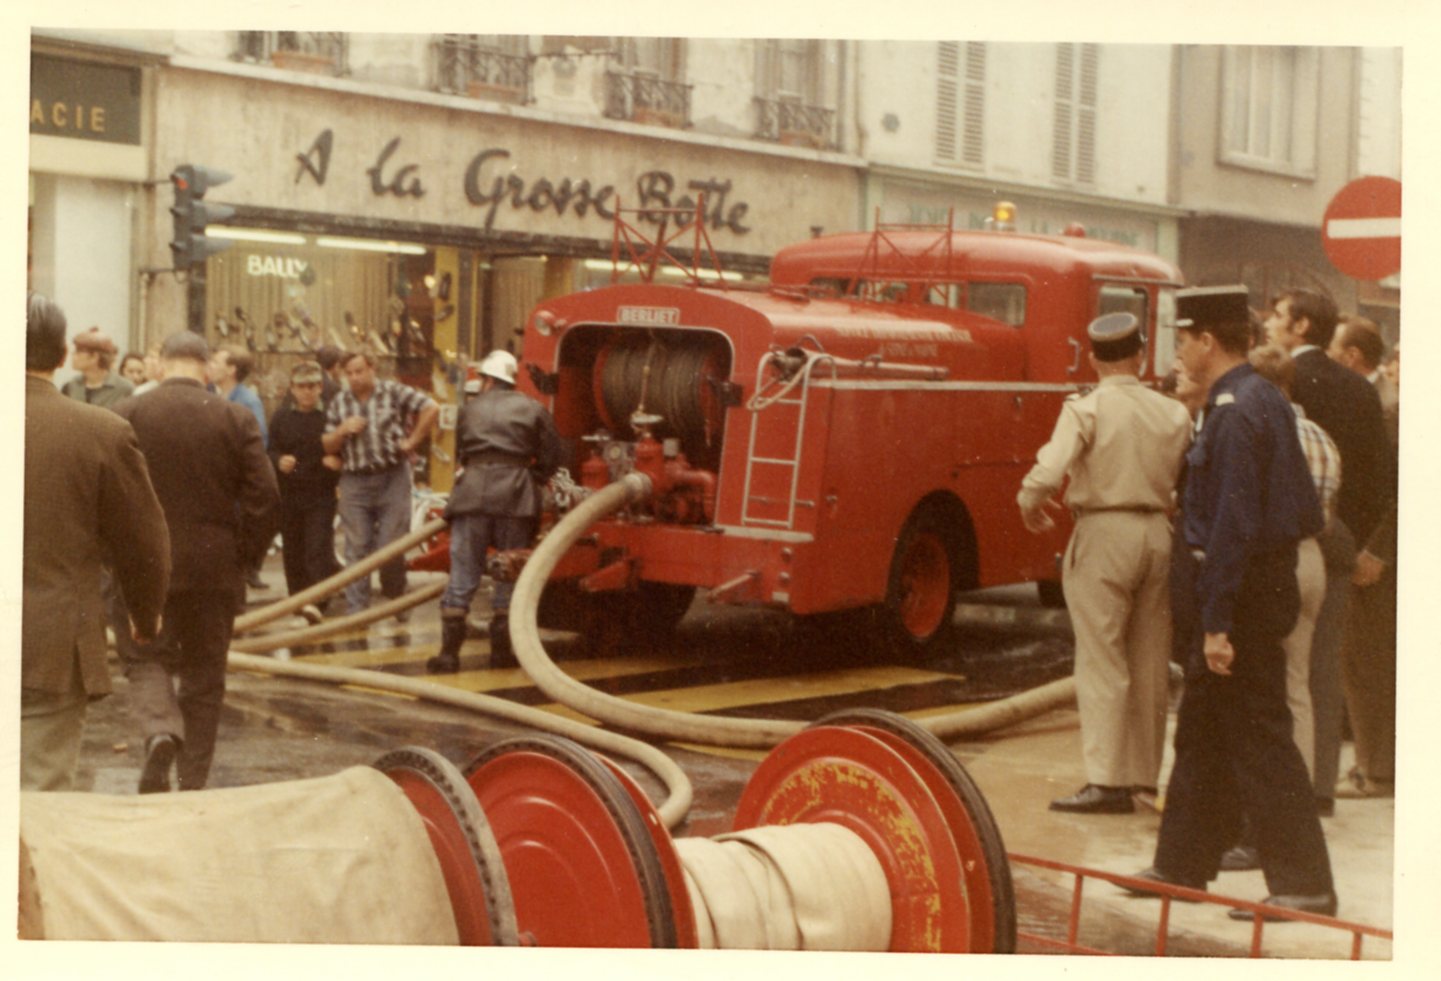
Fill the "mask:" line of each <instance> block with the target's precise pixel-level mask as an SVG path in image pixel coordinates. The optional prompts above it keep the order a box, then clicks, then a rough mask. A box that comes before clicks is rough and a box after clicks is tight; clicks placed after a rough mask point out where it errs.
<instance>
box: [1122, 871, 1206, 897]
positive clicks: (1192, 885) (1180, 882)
mask: <svg viewBox="0 0 1441 981" xmlns="http://www.w3.org/2000/svg"><path fill="white" fill-rule="evenodd" d="M1131 878H1133V879H1142V880H1144V881H1146V882H1159V883H1161V884H1162V885H1166V886H1185V887H1186V888H1187V889H1197V890H1200V891H1201V892H1205V891H1206V884H1205V883H1204V882H1189V881H1187V880H1185V879H1173V878H1171V877H1170V876H1169V875H1166V873H1164V872H1162V871H1161V870H1160V869H1158V868H1156V867H1155V866H1154V865H1153V866H1151V867H1150V868H1149V869H1143V870H1141V871H1140V872H1136V873H1134V874H1133V875H1132V876H1131ZM1121 888H1122V889H1124V890H1126V892H1128V893H1130V894H1131V895H1132V896H1141V897H1143V898H1145V899H1160V898H1161V894H1160V893H1158V892H1151V891H1150V890H1148V889H1134V888H1132V887H1131V886H1121ZM1175 898H1176V899H1177V900H1178V901H1179V902H1182V903H1195V902H1199V900H1195V899H1187V898H1184V897H1181V896H1177V897H1175Z"/></svg>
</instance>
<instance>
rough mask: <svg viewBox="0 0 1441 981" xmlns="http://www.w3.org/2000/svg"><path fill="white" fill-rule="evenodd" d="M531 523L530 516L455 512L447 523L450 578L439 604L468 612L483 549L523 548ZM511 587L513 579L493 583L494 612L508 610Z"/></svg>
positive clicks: (482, 564) (477, 583) (477, 585)
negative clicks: (448, 530)
mask: <svg viewBox="0 0 1441 981" xmlns="http://www.w3.org/2000/svg"><path fill="white" fill-rule="evenodd" d="M533 523H534V519H533V518H513V517H510V516H509V515H502V514H461V515H457V516H456V517H455V518H454V519H453V520H452V521H451V523H450V581H449V582H448V583H446V585H445V595H443V596H441V598H440V608H441V609H442V610H460V611H462V612H463V613H464V612H469V611H470V601H471V600H472V599H474V598H475V591H476V590H477V589H479V588H480V577H481V576H482V575H484V574H485V553H486V550H487V549H490V548H495V549H496V550H497V551H504V550H506V549H511V548H525V546H527V545H529V544H530V530H531V526H532V524H533ZM514 589H515V584H514V583H510V582H498V583H496V584H495V595H494V598H493V599H492V601H491V609H492V610H493V611H494V612H496V613H504V612H505V611H507V610H509V609H510V594H511V592H512V591H513V590H514Z"/></svg>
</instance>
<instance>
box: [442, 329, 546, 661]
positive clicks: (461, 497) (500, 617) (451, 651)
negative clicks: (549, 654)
mask: <svg viewBox="0 0 1441 981" xmlns="http://www.w3.org/2000/svg"><path fill="white" fill-rule="evenodd" d="M517 368H518V365H517V364H516V360H515V356H514V355H512V354H510V353H509V352H507V351H492V352H491V353H490V354H488V355H486V356H485V359H484V360H483V361H481V363H480V375H481V388H480V394H479V395H478V396H477V397H475V398H473V399H471V400H470V402H469V403H467V404H466V406H465V408H463V409H462V410H461V414H460V422H459V425H458V426H457V431H456V447H457V453H456V457H457V459H459V460H460V462H461V465H462V467H463V468H464V469H463V470H462V471H461V474H460V479H459V481H458V482H457V483H456V486H455V489H454V490H453V491H452V492H451V495H450V503H449V505H448V506H447V507H446V512H445V513H446V518H447V519H448V520H449V521H450V582H449V583H448V584H447V585H446V589H445V594H444V595H443V596H441V598H440V618H441V619H440V625H441V646H440V653H439V654H437V655H436V656H435V657H433V658H431V659H430V660H429V661H427V662H426V665H425V668H426V670H427V671H429V672H431V673H432V674H442V673H450V672H454V671H458V670H460V645H461V644H462V643H463V642H464V640H465V630H466V627H465V618H466V614H467V613H469V611H470V601H471V600H472V599H473V598H474V597H475V591H476V589H477V588H479V586H480V578H481V575H482V574H483V572H484V570H485V557H486V550H487V549H489V548H495V549H496V550H497V551H504V550H505V549H511V548H524V547H526V546H527V545H529V544H530V541H531V537H532V535H533V533H534V527H535V520H536V518H537V516H538V515H539V514H540V484H542V483H544V482H545V481H546V480H548V479H550V476H551V474H553V473H555V471H556V468H558V467H559V466H560V463H561V452H562V447H561V442H560V436H559V435H558V434H557V433H556V429H555V421H554V420H553V419H551V416H550V413H549V412H547V411H546V409H545V407H544V406H542V405H541V404H540V403H539V402H537V401H535V400H534V399H532V398H530V397H529V396H527V395H525V394H523V393H521V392H518V391H516V390H515V375H516V370H517ZM512 589H513V584H512V583H509V582H497V583H496V584H495V593H494V596H493V599H492V603H491V610H492V616H491V620H490V664H491V666H492V667H499V666H511V665H514V664H515V663H516V662H515V653H514V651H512V650H511V646H510V631H509V625H508V620H507V610H508V608H509V606H510V594H511V590H512Z"/></svg>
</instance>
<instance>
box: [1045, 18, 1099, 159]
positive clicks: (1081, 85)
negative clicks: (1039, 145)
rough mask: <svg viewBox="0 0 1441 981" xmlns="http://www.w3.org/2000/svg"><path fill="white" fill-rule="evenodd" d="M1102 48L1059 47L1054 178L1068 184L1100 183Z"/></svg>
mask: <svg viewBox="0 0 1441 981" xmlns="http://www.w3.org/2000/svg"><path fill="white" fill-rule="evenodd" d="M1100 60H1101V54H1100V46H1099V45H1096V44H1058V45H1056V101H1055V105H1054V107H1053V111H1052V119H1053V124H1054V125H1053V130H1052V136H1051V176H1052V177H1054V178H1055V179H1056V180H1058V181H1060V182H1062V183H1065V184H1094V183H1095V182H1096V88H1097V79H1098V76H1099V74H1100Z"/></svg>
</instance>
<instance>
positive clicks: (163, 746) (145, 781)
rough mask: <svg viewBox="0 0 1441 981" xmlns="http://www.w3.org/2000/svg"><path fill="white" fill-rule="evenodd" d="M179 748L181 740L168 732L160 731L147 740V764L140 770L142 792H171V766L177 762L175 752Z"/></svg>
mask: <svg viewBox="0 0 1441 981" xmlns="http://www.w3.org/2000/svg"><path fill="white" fill-rule="evenodd" d="M179 750H180V740H179V739H177V738H175V737H174V736H172V735H171V734H170V733H168V732H162V733H158V734H156V735H154V736H151V737H150V738H149V739H147V740H145V766H144V767H142V768H141V770H140V793H142V794H164V793H169V791H170V767H171V766H173V765H174V764H175V754H176V753H177V752H179Z"/></svg>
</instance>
